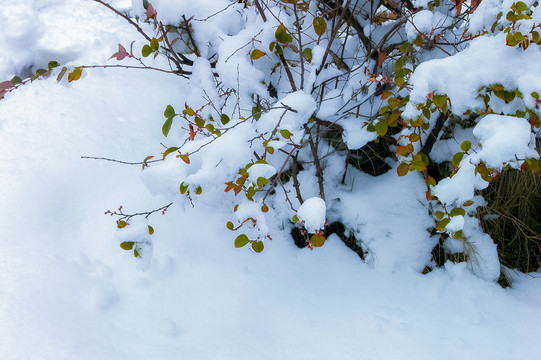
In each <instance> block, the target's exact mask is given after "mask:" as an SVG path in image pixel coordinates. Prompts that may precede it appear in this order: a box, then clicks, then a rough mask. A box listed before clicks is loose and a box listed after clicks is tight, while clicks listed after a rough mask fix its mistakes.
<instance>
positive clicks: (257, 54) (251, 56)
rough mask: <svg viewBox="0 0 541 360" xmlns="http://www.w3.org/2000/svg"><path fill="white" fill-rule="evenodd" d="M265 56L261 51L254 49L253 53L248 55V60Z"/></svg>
mask: <svg viewBox="0 0 541 360" xmlns="http://www.w3.org/2000/svg"><path fill="white" fill-rule="evenodd" d="M265 55H267V54H265V53H264V52H263V51H261V50H259V49H255V50H254V51H252V53H251V54H250V59H252V60H257V59H259V58H261V57H263V56H265Z"/></svg>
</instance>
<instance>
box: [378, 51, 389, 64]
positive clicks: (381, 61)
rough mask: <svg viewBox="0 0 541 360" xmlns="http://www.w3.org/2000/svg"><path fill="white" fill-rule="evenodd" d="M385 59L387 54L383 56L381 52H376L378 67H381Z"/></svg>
mask: <svg viewBox="0 0 541 360" xmlns="http://www.w3.org/2000/svg"><path fill="white" fill-rule="evenodd" d="M385 59H387V54H385V53H384V52H383V51H379V52H378V65H379V67H381V65H383V62H384V61H385Z"/></svg>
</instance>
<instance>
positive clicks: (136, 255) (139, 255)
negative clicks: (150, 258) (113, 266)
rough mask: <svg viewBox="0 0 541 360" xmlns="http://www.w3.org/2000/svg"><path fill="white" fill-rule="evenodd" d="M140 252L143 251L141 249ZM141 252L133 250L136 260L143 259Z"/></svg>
mask: <svg viewBox="0 0 541 360" xmlns="http://www.w3.org/2000/svg"><path fill="white" fill-rule="evenodd" d="M139 250H141V249H139ZM139 250H138V249H133V256H135V257H136V258H140V257H141V254H140V253H139Z"/></svg>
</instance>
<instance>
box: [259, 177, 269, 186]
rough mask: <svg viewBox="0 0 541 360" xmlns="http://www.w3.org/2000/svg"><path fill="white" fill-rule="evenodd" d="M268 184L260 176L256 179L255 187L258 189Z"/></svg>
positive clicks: (267, 180) (265, 179) (266, 180)
mask: <svg viewBox="0 0 541 360" xmlns="http://www.w3.org/2000/svg"><path fill="white" fill-rule="evenodd" d="M268 182H269V179H267V178H264V177H263V176H260V177H258V178H257V186H259V187H261V186H265V184H267V183H268Z"/></svg>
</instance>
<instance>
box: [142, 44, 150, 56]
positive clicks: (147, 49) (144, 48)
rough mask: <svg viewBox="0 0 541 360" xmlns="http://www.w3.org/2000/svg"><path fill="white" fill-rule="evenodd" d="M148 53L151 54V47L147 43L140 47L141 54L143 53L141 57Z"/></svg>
mask: <svg viewBox="0 0 541 360" xmlns="http://www.w3.org/2000/svg"><path fill="white" fill-rule="evenodd" d="M150 54H152V48H151V47H150V46H149V45H144V46H143V48H142V49H141V55H143V57H147V56H149V55H150Z"/></svg>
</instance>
